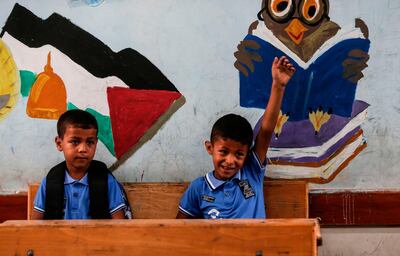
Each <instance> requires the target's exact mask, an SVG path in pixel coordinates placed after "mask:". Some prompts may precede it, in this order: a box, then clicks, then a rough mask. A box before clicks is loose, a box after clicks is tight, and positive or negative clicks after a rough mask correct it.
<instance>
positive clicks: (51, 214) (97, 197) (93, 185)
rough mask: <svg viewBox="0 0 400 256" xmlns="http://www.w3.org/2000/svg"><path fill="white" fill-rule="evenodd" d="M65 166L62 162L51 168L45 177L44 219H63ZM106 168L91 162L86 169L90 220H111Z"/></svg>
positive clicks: (97, 162) (100, 163)
mask: <svg viewBox="0 0 400 256" xmlns="http://www.w3.org/2000/svg"><path fill="white" fill-rule="evenodd" d="M66 170H67V165H66V163H65V161H64V162H62V163H60V164H58V165H56V166H54V167H53V168H51V170H50V171H49V173H48V174H47V176H46V201H45V211H44V217H43V218H44V219H46V220H52V219H63V218H64V180H65V171H66ZM109 172H110V171H109V170H108V169H107V166H106V165H105V164H104V163H102V162H100V161H96V160H93V161H92V162H91V163H90V166H89V168H88V183H89V198H90V203H89V214H90V216H91V218H92V219H111V214H110V212H109V209H108V208H109V202H108V173H109Z"/></svg>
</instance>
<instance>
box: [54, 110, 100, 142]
mask: <svg viewBox="0 0 400 256" xmlns="http://www.w3.org/2000/svg"><path fill="white" fill-rule="evenodd" d="M68 125H71V126H73V127H76V128H82V129H90V128H94V129H96V134H97V132H98V130H99V128H98V126H97V121H96V118H94V116H93V115H92V114H90V113H89V112H86V111H84V110H80V109H72V110H68V111H66V112H64V113H63V114H62V115H61V116H60V118H59V119H58V121H57V133H58V137H60V138H63V137H64V134H65V131H66V129H67V126H68Z"/></svg>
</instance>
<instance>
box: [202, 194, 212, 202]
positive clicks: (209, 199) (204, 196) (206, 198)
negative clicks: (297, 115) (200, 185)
mask: <svg viewBox="0 0 400 256" xmlns="http://www.w3.org/2000/svg"><path fill="white" fill-rule="evenodd" d="M201 199H202V200H204V201H206V202H210V203H213V202H214V201H215V197H212V196H208V195H202V196H201Z"/></svg>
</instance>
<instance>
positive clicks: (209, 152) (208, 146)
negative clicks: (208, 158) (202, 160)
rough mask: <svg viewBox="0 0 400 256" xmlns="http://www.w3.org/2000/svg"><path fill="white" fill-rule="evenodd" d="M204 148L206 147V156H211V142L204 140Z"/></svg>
mask: <svg viewBox="0 0 400 256" xmlns="http://www.w3.org/2000/svg"><path fill="white" fill-rule="evenodd" d="M204 146H205V147H206V150H207V152H208V154H210V155H212V149H213V145H212V143H211V141H209V140H206V142H204Z"/></svg>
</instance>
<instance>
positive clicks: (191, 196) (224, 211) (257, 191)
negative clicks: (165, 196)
mask: <svg viewBox="0 0 400 256" xmlns="http://www.w3.org/2000/svg"><path fill="white" fill-rule="evenodd" d="M264 174H265V165H264V164H262V163H261V162H260V160H259V159H258V157H257V154H256V153H255V152H254V151H251V152H250V154H249V156H248V159H246V162H245V163H244V165H243V167H242V168H241V169H240V170H239V171H238V172H237V173H236V174H235V176H234V177H232V178H231V179H229V180H218V179H217V178H215V176H214V171H211V172H209V173H207V174H206V175H205V176H204V177H199V178H197V179H195V180H193V181H192V182H191V183H190V185H189V187H188V189H187V190H186V191H185V193H184V194H183V196H182V198H181V201H180V203H179V210H180V211H181V212H183V213H185V214H187V215H189V216H192V217H195V218H204V219H232V218H265V217H266V216H265V206H264V193H263V186H264Z"/></svg>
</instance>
